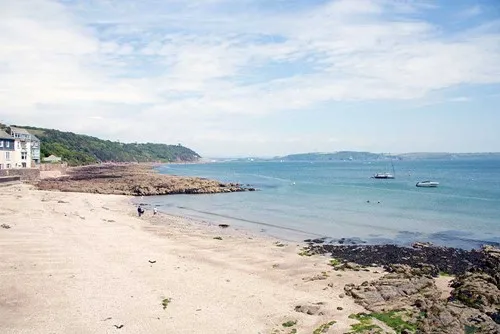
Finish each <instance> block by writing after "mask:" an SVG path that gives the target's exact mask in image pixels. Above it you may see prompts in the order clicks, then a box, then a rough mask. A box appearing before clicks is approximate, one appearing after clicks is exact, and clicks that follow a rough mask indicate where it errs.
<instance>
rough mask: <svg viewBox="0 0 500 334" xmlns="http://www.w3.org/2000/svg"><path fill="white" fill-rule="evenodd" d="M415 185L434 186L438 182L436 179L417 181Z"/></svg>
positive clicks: (437, 184)
mask: <svg viewBox="0 0 500 334" xmlns="http://www.w3.org/2000/svg"><path fill="white" fill-rule="evenodd" d="M416 186H417V187H422V188H436V187H437V186H439V182H436V181H420V182H417V184H416Z"/></svg>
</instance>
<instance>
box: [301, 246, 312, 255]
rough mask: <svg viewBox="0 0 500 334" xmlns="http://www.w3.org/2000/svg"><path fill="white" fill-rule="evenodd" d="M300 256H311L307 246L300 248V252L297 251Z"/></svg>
mask: <svg viewBox="0 0 500 334" xmlns="http://www.w3.org/2000/svg"><path fill="white" fill-rule="evenodd" d="M298 254H299V255H300V256H312V255H313V254H312V253H311V251H310V250H309V249H307V248H305V247H304V248H302V249H301V250H300V252H299V253H298Z"/></svg>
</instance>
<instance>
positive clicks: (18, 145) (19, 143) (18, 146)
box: [17, 141, 21, 150]
mask: <svg viewBox="0 0 500 334" xmlns="http://www.w3.org/2000/svg"><path fill="white" fill-rule="evenodd" d="M17 149H18V150H20V149H21V142H20V141H17Z"/></svg>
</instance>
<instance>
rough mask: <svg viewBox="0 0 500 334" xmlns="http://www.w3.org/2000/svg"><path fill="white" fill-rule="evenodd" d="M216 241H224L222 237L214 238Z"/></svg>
mask: <svg viewBox="0 0 500 334" xmlns="http://www.w3.org/2000/svg"><path fill="white" fill-rule="evenodd" d="M214 239H215V240H222V237H214Z"/></svg>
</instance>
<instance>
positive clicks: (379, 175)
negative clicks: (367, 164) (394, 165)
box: [372, 173, 394, 179]
mask: <svg viewBox="0 0 500 334" xmlns="http://www.w3.org/2000/svg"><path fill="white" fill-rule="evenodd" d="M372 178H374V179H394V175H393V174H391V173H377V174H375V175H373V176H372Z"/></svg>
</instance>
